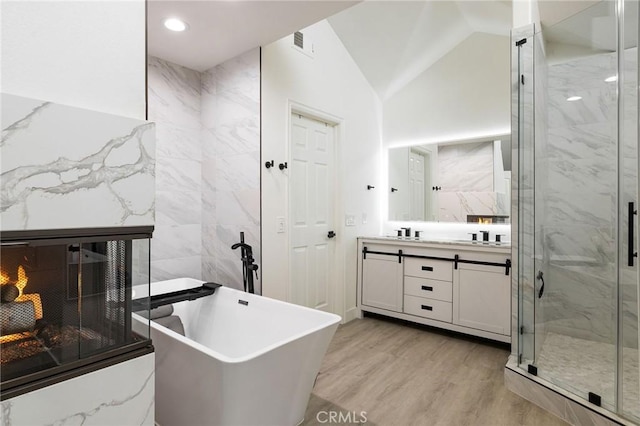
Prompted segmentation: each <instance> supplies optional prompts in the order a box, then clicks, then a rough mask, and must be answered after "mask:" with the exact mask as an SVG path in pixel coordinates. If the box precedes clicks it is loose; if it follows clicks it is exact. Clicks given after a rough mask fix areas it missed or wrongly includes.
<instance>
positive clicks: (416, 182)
mask: <svg viewBox="0 0 640 426" xmlns="http://www.w3.org/2000/svg"><path fill="white" fill-rule="evenodd" d="M424 163H425V158H424V156H423V155H422V154H420V153H417V152H414V151H411V152H410V153H409V193H410V194H411V220H426V217H425V196H424V194H425V192H424V190H425V188H424V187H425V173H424V171H425V165H424Z"/></svg>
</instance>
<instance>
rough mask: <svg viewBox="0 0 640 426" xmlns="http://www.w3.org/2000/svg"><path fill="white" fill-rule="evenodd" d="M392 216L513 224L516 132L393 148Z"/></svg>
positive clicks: (389, 184)
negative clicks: (513, 135)
mask: <svg viewBox="0 0 640 426" xmlns="http://www.w3.org/2000/svg"><path fill="white" fill-rule="evenodd" d="M388 166H389V176H388V178H389V180H388V186H389V188H388V191H389V192H388V200H389V210H388V212H389V220H397V221H431V222H434V221H436V222H467V223H468V222H474V223H509V212H510V205H511V200H510V193H511V141H510V135H495V136H489V137H484V138H481V139H477V140H464V141H451V142H441V143H430V144H423V145H419V144H416V145H411V146H403V147H395V148H391V149H389V151H388Z"/></svg>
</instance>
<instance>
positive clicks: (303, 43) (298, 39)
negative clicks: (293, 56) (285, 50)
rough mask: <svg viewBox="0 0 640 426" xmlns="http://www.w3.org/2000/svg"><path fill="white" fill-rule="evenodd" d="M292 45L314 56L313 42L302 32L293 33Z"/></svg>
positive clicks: (311, 56)
mask: <svg viewBox="0 0 640 426" xmlns="http://www.w3.org/2000/svg"><path fill="white" fill-rule="evenodd" d="M291 47H293V48H294V49H296V50H298V51H300V52H302V53H304V54H305V55H307V56H309V57H310V58H313V43H312V42H311V40H309V38H308V37H305V36H304V34H303V33H302V32H300V31H296V32H295V33H293V45H292V46H291Z"/></svg>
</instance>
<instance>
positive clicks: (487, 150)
mask: <svg viewBox="0 0 640 426" xmlns="http://www.w3.org/2000/svg"><path fill="white" fill-rule="evenodd" d="M493 161H494V148H493V142H481V143H468V144H455V145H442V146H439V147H438V181H437V184H438V185H439V186H442V190H441V191H440V192H438V194H437V195H438V217H439V219H440V221H442V222H466V221H467V215H506V216H509V214H510V212H509V210H508V209H509V207H508V206H507V202H508V200H507V197H506V194H500V193H496V192H495V191H494V164H493Z"/></svg>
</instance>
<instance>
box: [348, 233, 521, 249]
mask: <svg viewBox="0 0 640 426" xmlns="http://www.w3.org/2000/svg"><path fill="white" fill-rule="evenodd" d="M359 238H362V239H367V240H380V241H394V242H399V243H407V244H442V245H449V246H450V245H456V246H466V247H470V246H471V247H474V248H475V247H477V248H481V247H487V248H500V247H505V248H510V247H511V242H509V241H504V242H499V243H496V242H495V241H484V242H483V241H471V240H462V239H451V238H425V237H420V239H416V238H414V237H397V236H384V235H379V236H373V237H371V236H362V237H359Z"/></svg>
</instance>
